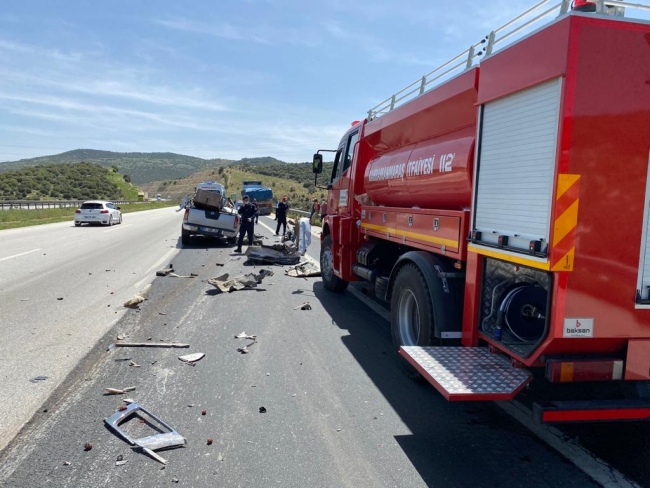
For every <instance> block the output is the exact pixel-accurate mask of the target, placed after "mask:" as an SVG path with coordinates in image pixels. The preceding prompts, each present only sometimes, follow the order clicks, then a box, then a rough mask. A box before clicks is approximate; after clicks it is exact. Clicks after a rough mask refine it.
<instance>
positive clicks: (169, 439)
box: [104, 403, 187, 464]
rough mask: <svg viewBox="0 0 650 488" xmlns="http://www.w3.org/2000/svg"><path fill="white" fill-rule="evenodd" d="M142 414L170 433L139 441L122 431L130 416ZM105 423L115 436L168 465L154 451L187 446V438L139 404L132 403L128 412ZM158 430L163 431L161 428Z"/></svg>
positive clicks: (112, 416)
mask: <svg viewBox="0 0 650 488" xmlns="http://www.w3.org/2000/svg"><path fill="white" fill-rule="evenodd" d="M139 412H142V413H144V414H146V415H147V416H149V417H151V418H152V419H153V420H155V421H156V422H158V423H159V424H160V426H162V427H164V429H166V430H167V431H168V432H162V433H159V434H154V435H150V436H147V437H141V438H139V439H134V438H132V437H130V436H129V435H128V434H127V433H126V432H124V431H123V430H122V429H120V424H121V423H123V422H125V421H126V420H127V419H128V418H129V417H130V416H132V415H136V414H137V413H139ZM104 422H105V423H106V425H107V426H108V428H109V429H111V430H112V431H113V432H114V433H115V434H117V435H118V436H120V437H121V438H122V439H124V440H125V441H126V442H128V443H129V444H131V445H132V446H135V447H139V448H140V449H142V451H144V452H145V453H146V454H148V455H149V456H151V457H152V458H154V459H155V460H157V461H159V462H161V463H163V464H166V463H167V461H166V460H165V459H164V458H162V457H161V456H159V455H158V454H156V453H155V452H154V451H157V450H159V449H168V448H172V447H179V446H184V445H185V444H187V440H186V439H185V437H183V436H182V435H180V434H179V433H178V432H176V431H175V430H174V429H173V428H172V426H171V425H169V424H167V423H166V422H164V421H163V420H161V419H160V418H158V417H156V416H155V415H153V414H152V413H151V412H149V411H147V410H145V408H144V407H142V406H140V405H139V404H138V403H130V404H129V405H127V407H126V410H124V411H122V412H115V413H114V414H113V415H111V416H110V417H108V418H106V419H104ZM157 430H159V431H161V430H162V429H160V428H159V427H157Z"/></svg>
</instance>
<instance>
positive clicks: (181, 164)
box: [0, 149, 286, 184]
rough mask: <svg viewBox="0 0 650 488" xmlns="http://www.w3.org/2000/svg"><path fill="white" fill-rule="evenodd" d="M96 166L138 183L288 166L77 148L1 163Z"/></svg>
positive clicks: (5, 167) (7, 166)
mask: <svg viewBox="0 0 650 488" xmlns="http://www.w3.org/2000/svg"><path fill="white" fill-rule="evenodd" d="M79 162H87V163H96V164H100V165H102V166H108V167H110V166H115V167H116V168H117V169H118V170H119V172H120V173H122V174H125V175H129V177H130V178H131V181H133V183H135V184H141V183H148V182H151V181H162V180H174V179H179V178H184V177H186V176H189V175H191V174H193V173H196V172H197V171H201V170H203V169H207V168H213V167H215V166H223V165H230V164H247V165H256V166H257V165H268V164H271V165H272V164H283V165H284V164H286V163H284V162H282V161H280V160H278V159H275V158H272V157H268V156H267V157H261V158H245V159H241V160H239V161H234V160H232V159H220V158H215V159H202V158H197V157H194V156H185V155H183V154H176V153H169V152H154V153H141V152H128V153H121V152H112V151H98V150H95V149H75V150H74V151H68V152H64V153H61V154H55V155H52V156H42V157H38V158H31V159H21V160H20V161H8V162H4V163H0V173H4V172H7V171H13V170H18V169H21V168H26V167H29V166H40V165H47V164H65V163H79Z"/></svg>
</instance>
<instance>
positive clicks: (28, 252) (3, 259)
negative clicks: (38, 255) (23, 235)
mask: <svg viewBox="0 0 650 488" xmlns="http://www.w3.org/2000/svg"><path fill="white" fill-rule="evenodd" d="M40 250H41V249H40V248H39V249H32V250H31V251H25V252H21V253H20V254H14V255H13V256H7V257H6V258H0V261H6V260H7V259H13V258H18V257H20V256H24V255H26V254H31V253H33V252H36V251H40Z"/></svg>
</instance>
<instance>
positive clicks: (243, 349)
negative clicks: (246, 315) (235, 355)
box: [235, 332, 257, 354]
mask: <svg viewBox="0 0 650 488" xmlns="http://www.w3.org/2000/svg"><path fill="white" fill-rule="evenodd" d="M235 339H246V340H249V341H253V342H251V343H250V344H246V345H245V346H242V347H238V348H237V352H240V353H242V354H248V353H249V352H250V351H249V350H248V348H249V347H250V346H252V345H253V344H256V343H257V336H256V335H248V334H246V332H242V333H241V334H239V335H236V336H235Z"/></svg>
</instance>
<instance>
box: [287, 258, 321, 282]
mask: <svg viewBox="0 0 650 488" xmlns="http://www.w3.org/2000/svg"><path fill="white" fill-rule="evenodd" d="M285 273H286V274H287V275H288V276H293V277H295V278H308V277H312V276H320V268H319V267H318V266H317V265H316V264H314V263H312V262H311V261H307V262H305V263H301V264H298V265H296V266H293V267H291V268H289V269H288V270H287V271H285Z"/></svg>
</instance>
